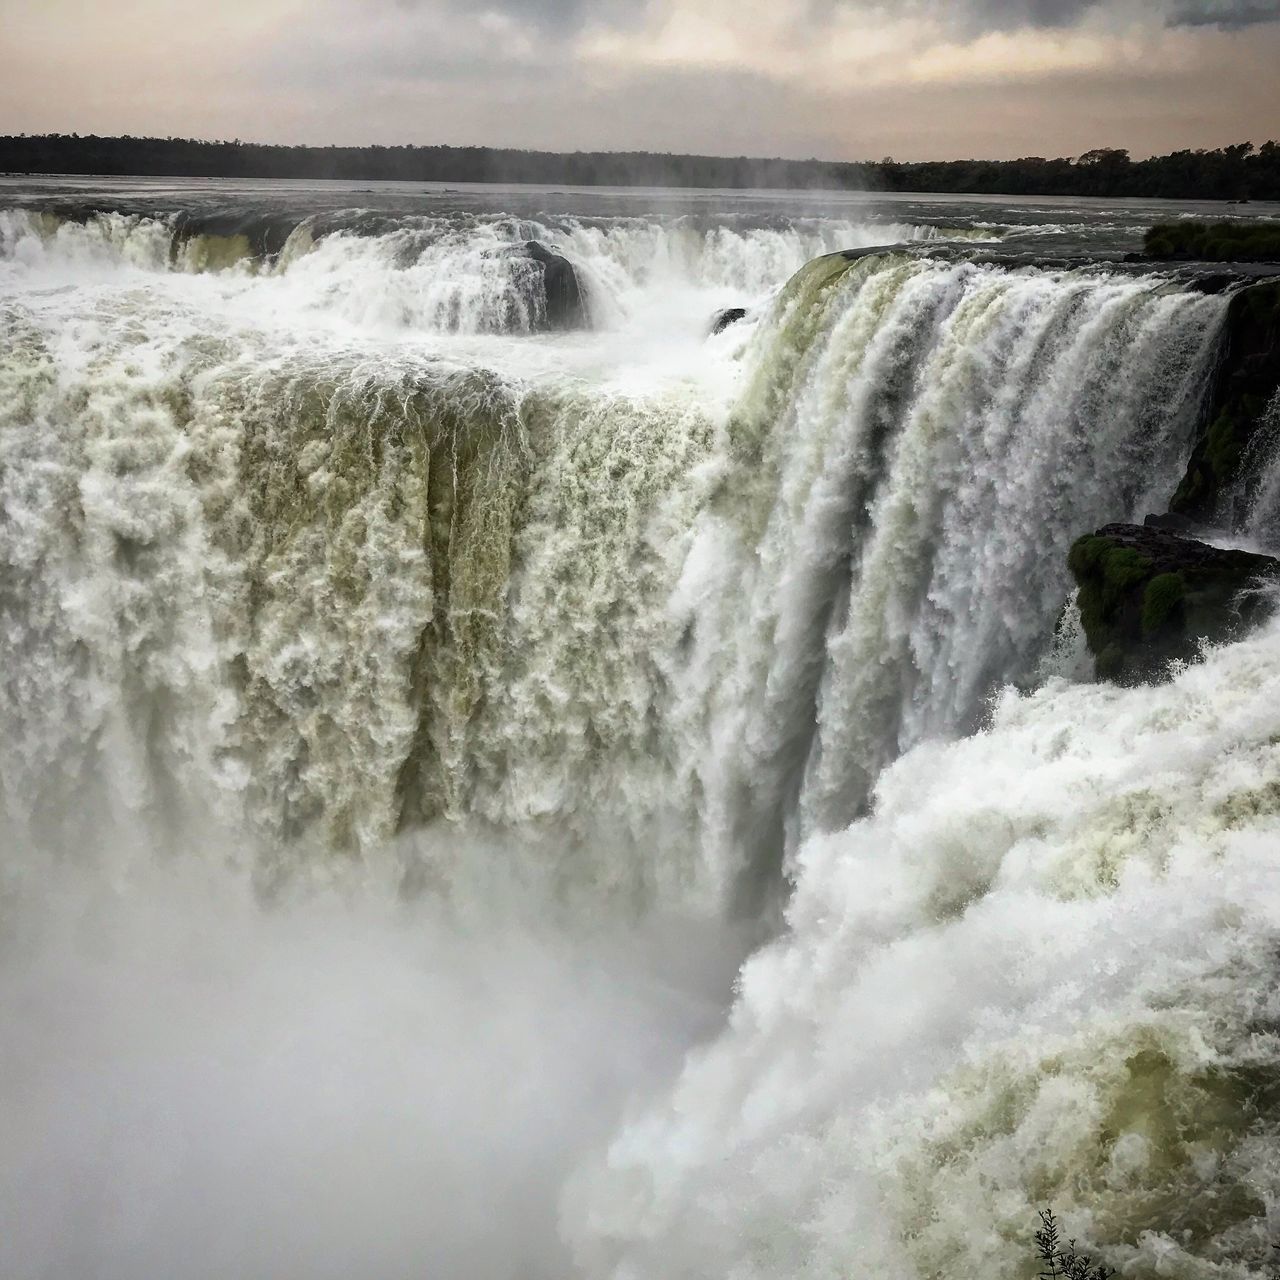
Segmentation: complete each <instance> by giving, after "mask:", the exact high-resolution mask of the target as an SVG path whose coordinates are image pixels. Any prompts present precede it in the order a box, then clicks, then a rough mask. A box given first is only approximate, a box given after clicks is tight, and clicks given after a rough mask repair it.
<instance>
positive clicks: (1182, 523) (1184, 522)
mask: <svg viewBox="0 0 1280 1280" xmlns="http://www.w3.org/2000/svg"><path fill="white" fill-rule="evenodd" d="M1142 523H1143V525H1144V526H1145V527H1146V528H1148V529H1165V530H1167V531H1168V532H1169V533H1187V534H1190V533H1193V532H1194V531H1195V530H1196V529H1198V528H1199V527H1200V526H1199V525H1198V524H1196V522H1195V521H1194V520H1189V519H1187V517H1186V516H1180V515H1177V514H1175V513H1174V512H1172V511H1166V512H1165V513H1164V514H1163V515H1149V516H1144V517H1143V520H1142Z"/></svg>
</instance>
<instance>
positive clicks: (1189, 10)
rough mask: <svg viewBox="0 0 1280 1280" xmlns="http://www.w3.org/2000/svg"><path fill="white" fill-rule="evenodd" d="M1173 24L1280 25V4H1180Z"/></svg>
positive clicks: (1241, 0) (1277, 0)
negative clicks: (1270, 23)
mask: <svg viewBox="0 0 1280 1280" xmlns="http://www.w3.org/2000/svg"><path fill="white" fill-rule="evenodd" d="M1169 20H1170V23H1171V24H1172V25H1174V26H1180V27H1225V28H1227V29H1235V28H1239V27H1253V26H1257V25H1258V24H1260V23H1263V22H1280V0H1262V3H1249V2H1248V0H1197V3H1191V4H1181V5H1179V6H1178V7H1177V8H1176V9H1175V10H1174V11H1173V13H1172V14H1171V15H1170V19H1169Z"/></svg>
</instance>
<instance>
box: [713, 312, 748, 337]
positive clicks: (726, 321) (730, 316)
mask: <svg viewBox="0 0 1280 1280" xmlns="http://www.w3.org/2000/svg"><path fill="white" fill-rule="evenodd" d="M746 314H747V309H746V307H724V308H722V309H721V310H719V311H717V312H716V313H715V315H714V316H712V317H711V332H712V333H713V334H716V333H723V332H724V330H725V329H727V328H728V327H729V326H730V325H731V324H737V323H738V321H739V320H741V319H742V318H743V317H744V316H745V315H746Z"/></svg>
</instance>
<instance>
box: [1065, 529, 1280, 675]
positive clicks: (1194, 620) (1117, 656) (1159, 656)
mask: <svg viewBox="0 0 1280 1280" xmlns="http://www.w3.org/2000/svg"><path fill="white" fill-rule="evenodd" d="M1068 564H1069V565H1070V568H1071V572H1072V573H1073V574H1074V575H1075V579H1076V584H1077V586H1078V587H1079V596H1078V601H1079V606H1080V616H1081V620H1082V621H1083V623H1084V632H1085V637H1086V639H1087V640H1088V642H1089V648H1090V650H1091V652H1092V653H1093V655H1094V663H1095V667H1096V670H1097V673H1098V675H1099V677H1101V678H1104V679H1109V680H1117V681H1120V682H1121V683H1126V684H1131V683H1136V682H1139V681H1142V680H1151V679H1157V678H1159V677H1160V675H1161V674H1162V673H1163V671H1164V669H1165V667H1166V665H1167V664H1168V663H1169V662H1170V661H1171V660H1173V659H1190V658H1194V657H1195V656H1196V653H1197V649H1198V645H1199V642H1200V641H1202V640H1208V641H1222V640H1229V639H1232V638H1233V637H1235V636H1238V635H1239V634H1240V633H1241V632H1243V631H1244V630H1246V629H1247V628H1248V627H1249V626H1250V625H1252V624H1253V623H1255V622H1257V621H1259V620H1260V619H1261V618H1262V617H1263V616H1264V615H1265V614H1266V613H1268V612H1269V611H1270V609H1271V601H1270V596H1269V593H1265V592H1262V591H1260V590H1258V589H1257V588H1259V587H1261V586H1262V585H1264V584H1265V583H1267V582H1269V581H1275V580H1280V560H1276V559H1274V558H1272V557H1271V556H1264V555H1255V554H1254V553H1252V552H1249V551H1237V550H1231V549H1226V548H1222V547H1213V546H1210V545H1209V544H1208V543H1204V542H1197V541H1195V540H1194V539H1192V538H1187V537H1183V536H1181V535H1180V534H1179V533H1176V532H1174V531H1172V530H1170V529H1168V528H1159V527H1152V526H1150V525H1132V524H1109V525H1105V526H1104V527H1103V528H1101V529H1099V530H1098V531H1097V532H1096V533H1092V534H1088V535H1086V536H1085V537H1083V538H1080V539H1079V540H1078V541H1077V542H1076V544H1075V545H1074V546H1073V547H1072V548H1071V553H1070V556H1069V557H1068Z"/></svg>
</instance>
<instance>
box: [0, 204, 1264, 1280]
mask: <svg viewBox="0 0 1280 1280" xmlns="http://www.w3.org/2000/svg"><path fill="white" fill-rule="evenodd" d="M961 230H964V229H963V228H962V229H961ZM940 234H941V233H940V231H939V228H938V227H936V226H933V225H932V224H928V223H923V222H921V223H917V224H909V223H902V224H893V223H890V222H888V221H885V220H879V221H877V220H874V219H871V220H868V221H866V222H861V223H859V222H854V221H843V220H837V219H828V220H826V221H825V222H824V221H823V220H817V219H815V220H813V223H812V225H809V224H807V223H805V222H804V221H803V220H798V219H797V220H793V221H791V222H789V223H787V224H786V225H783V224H781V223H778V224H773V223H769V224H767V225H766V223H765V220H763V219H756V220H755V223H754V224H753V223H751V222H750V221H749V220H740V221H737V222H733V221H729V222H726V223H725V224H723V225H718V226H717V225H713V224H710V223H705V224H704V222H702V221H699V220H696V219H684V220H681V219H678V218H665V219H660V218H630V217H626V218H624V217H616V218H604V217H601V218H597V219H586V218H577V219H571V218H567V217H565V218H559V219H553V218H550V217H549V216H548V218H547V220H545V221H537V220H531V219H520V218H514V217H505V218H499V217H496V216H495V217H488V216H480V215H461V214H456V215H455V214H449V215H441V216H438V217H437V216H436V215H426V214H424V215H422V216H421V217H418V216H416V215H415V216H412V217H410V216H405V217H399V216H397V217H396V218H388V217H382V216H375V215H372V214H363V213H362V214H359V215H356V214H351V215H347V214H343V215H342V216H340V217H338V216H334V215H323V216H321V215H315V216H313V217H310V218H306V219H301V220H299V219H286V218H283V217H279V216H276V215H273V216H272V217H271V218H270V219H267V220H260V221H258V222H254V221H252V220H249V221H246V220H245V218H244V217H242V216H241V215H240V214H239V213H237V214H236V215H235V217H230V216H225V217H224V216H222V215H221V214H220V215H219V217H218V218H217V219H211V218H210V219H205V220H204V221H203V222H202V221H201V220H200V219H199V218H196V217H185V216H184V217H179V216H177V215H168V214H163V213H158V214H151V215H144V214H139V213H131V212H115V213H106V212H94V213H93V214H92V216H77V217H70V216H63V215H55V214H53V213H49V212H45V213H32V212H30V211H25V210H10V211H5V212H4V213H3V214H0V671H3V673H4V677H3V679H0V725H2V726H3V733H0V843H2V844H3V847H4V849H5V852H6V858H5V860H4V862H3V864H2V865H0V1023H2V1024H3V1025H5V1026H6V1027H12V1028H16V1029H17V1030H18V1032H19V1033H20V1034H16V1035H15V1036H14V1037H13V1045H14V1048H13V1050H12V1051H11V1052H10V1053H8V1054H7V1055H5V1056H3V1057H0V1111H3V1112H5V1113H6V1114H7V1115H11V1116H13V1117H15V1121H14V1123H13V1124H12V1126H11V1128H10V1129H9V1130H8V1137H7V1141H6V1146H7V1148H8V1149H9V1150H11V1151H12V1152H14V1153H15V1155H14V1157H13V1158H12V1159H11V1160H6V1161H3V1162H0V1271H3V1272H4V1273H5V1274H6V1275H9V1274H12V1275H14V1276H16V1277H21V1278H22V1280H25V1278H26V1277H28V1276H30V1277H35V1276H37V1275H42V1274H54V1273H56V1274H63V1273H66V1274H73V1273H74V1274H88V1273H92V1274H94V1275H100V1276H103V1277H110V1280H116V1278H117V1277H119V1278H120V1280H126V1277H128V1278H132V1277H136V1276H138V1275H152V1274H156V1275H158V1274H169V1273H173V1272H174V1271H180V1272H182V1273H183V1274H184V1275H186V1276H190V1277H193V1278H195V1280H201V1278H203V1277H205V1276H207V1277H209V1278H210V1280H213V1277H216V1276H224V1275H226V1274H228V1273H230V1272H234V1271H236V1270H246V1269H247V1270H249V1271H252V1272H253V1274H261V1275H264V1276H270V1275H280V1274H286V1273H287V1274H295V1273H305V1274H307V1275H311V1276H323V1277H327V1276H333V1277H335V1280H337V1277H339V1276H344V1275H349V1274H350V1273H351V1272H352V1271H354V1270H364V1271H367V1272H369V1273H370V1274H375V1275H378V1276H379V1277H382V1276H386V1277H396V1278H398V1277H400V1276H402V1275H403V1276H406V1277H408V1276H410V1275H418V1274H421V1273H422V1272H423V1270H424V1268H425V1270H427V1271H429V1272H431V1273H432V1274H441V1275H458V1276H467V1277H471V1276H484V1277H493V1278H494V1280H507V1278H508V1277H510V1280H516V1277H525V1278H526V1280H527V1278H528V1277H530V1276H535V1277H546V1280H551V1278H552V1277H562V1276H564V1275H566V1274H570V1273H572V1272H573V1271H574V1269H575V1268H576V1271H577V1273H579V1274H582V1275H584V1276H587V1277H591V1278H592V1280H605V1278H606V1277H607V1278H610V1280H645V1278H647V1277H655V1278H656V1277H659V1276H661V1277H663V1280H676V1278H678V1277H681V1276H687V1277H694V1276H702V1275H708V1274H714V1275H733V1276H737V1277H742V1278H743V1280H747V1278H749V1277H759V1278H760V1280H765V1278H766V1277H767V1278H769V1280H780V1278H781V1277H783V1276H794V1275H800V1274H804V1275H813V1276H824V1277H825V1276H831V1277H835V1276H843V1275H860V1276H866V1277H869V1278H871V1280H899V1278H900V1277H908V1276H919V1277H929V1276H936V1275H944V1274H945V1275H957V1276H960V1275H964V1276H970V1275H972V1276H978V1275H985V1274H992V1275H995V1274H1013V1273H1015V1272H1016V1271H1017V1269H1018V1268H1019V1267H1024V1266H1025V1259H1026V1256H1027V1243H1028V1240H1029V1234H1030V1228H1031V1227H1032V1226H1034V1223H1035V1210H1036V1209H1037V1208H1038V1207H1041V1206H1043V1205H1044V1204H1045V1203H1047V1202H1050V1201H1052V1202H1053V1203H1054V1204H1055V1205H1056V1206H1057V1207H1058V1208H1059V1209H1060V1211H1062V1212H1063V1214H1064V1215H1065V1216H1066V1219H1067V1223H1068V1226H1069V1228H1070V1229H1071V1230H1072V1231H1073V1232H1074V1233H1075V1234H1078V1235H1079V1236H1080V1237H1081V1239H1082V1240H1086V1241H1088V1242H1089V1243H1090V1244H1091V1245H1094V1246H1097V1247H1102V1248H1105V1249H1106V1250H1107V1251H1108V1252H1107V1256H1108V1258H1109V1259H1111V1260H1112V1261H1113V1262H1116V1263H1117V1264H1118V1263H1120V1262H1123V1263H1124V1264H1125V1266H1126V1267H1127V1268H1128V1270H1127V1271H1126V1274H1132V1275H1134V1276H1137V1277H1142V1280H1147V1278H1148V1277H1151V1278H1153V1277H1155V1276H1156V1275H1170V1276H1176V1277H1184V1278H1185V1280H1192V1278H1193V1277H1203V1276H1206V1275H1209V1274H1211V1273H1212V1274H1214V1275H1218V1276H1222V1277H1232V1278H1233V1280H1245V1277H1246V1276H1250V1275H1254V1274H1256V1273H1257V1272H1256V1267H1257V1266H1258V1265H1260V1262H1259V1260H1260V1259H1261V1258H1262V1257H1263V1256H1264V1254H1265V1244H1266V1239H1265V1236H1266V1213H1267V1208H1268V1206H1269V1205H1271V1204H1274V1203H1280V1182H1278V1181H1277V1179H1278V1178H1280V1165H1277V1163H1276V1160H1275V1156H1274V1151H1275V1150H1276V1144H1275V1138H1276V1136H1277V1135H1276V1129H1275V1124H1276V1117H1275V1100H1274V1093H1275V1090H1274V1084H1273V1083H1272V1080H1271V1078H1272V1076H1273V1075H1274V1071H1275V1066H1276V1063H1275V1054H1276V1045H1275V1025H1276V1019H1277V1016H1278V1011H1277V1010H1276V1009H1275V1008H1273V1007H1272V1006H1273V1004H1274V1000H1273V998H1272V995H1271V992H1272V991H1273V989H1274V986H1275V983H1274V960H1273V954H1274V940H1275V936H1276V927H1275V921H1276V919H1277V911H1278V910H1280V898H1278V897H1277V893H1278V892H1280V889H1278V887H1277V885H1276V883H1275V878H1274V876H1273V875H1272V872H1271V868H1270V861H1273V859H1271V858H1270V854H1269V850H1270V849H1272V848H1274V841H1275V837H1276V812H1277V807H1276V803H1275V795H1274V791H1275V784H1274V781H1272V778H1273V777H1274V773H1275V767H1276V759H1275V750H1276V748H1275V745H1274V744H1275V742H1276V741H1277V740H1278V739H1280V725H1277V724H1275V723H1273V722H1274V721H1275V719H1276V716H1275V713H1274V711H1273V708H1274V707H1276V706H1277V705H1280V701H1278V699H1277V694H1278V693H1280V690H1277V689H1275V688H1273V687H1272V686H1273V684H1274V683H1275V681H1276V679H1277V676H1276V672H1277V671H1280V663H1278V662H1277V659H1280V630H1277V629H1276V628H1275V627H1272V628H1269V629H1267V630H1265V631H1263V632H1261V633H1259V634H1258V635H1256V636H1254V637H1252V638H1250V639H1248V640H1246V641H1243V642H1241V643H1239V644H1236V645H1233V646H1231V647H1229V648H1224V649H1222V650H1220V651H1216V652H1213V653H1210V654H1209V655H1208V656H1207V658H1206V660H1205V661H1204V662H1203V663H1202V664H1199V665H1196V666H1193V667H1189V668H1187V669H1186V670H1183V671H1182V672H1181V673H1179V674H1178V676H1177V678H1176V679H1175V680H1174V681H1173V682H1172V683H1170V684H1168V685H1165V686H1161V687H1159V688H1146V689H1130V690H1117V689H1112V688H1107V687H1102V686H1097V685H1093V684H1082V683H1076V682H1074V681H1075V678H1076V676H1077V674H1078V673H1077V671H1076V668H1075V666H1074V664H1073V650H1072V643H1073V635H1074V633H1073V630H1072V613H1071V609H1070V607H1069V603H1068V601H1069V595H1070V590H1071V583H1070V579H1069V575H1068V573H1067V569H1066V553H1067V550H1068V548H1069V546H1070V545H1071V543H1072V541H1073V540H1074V539H1075V538H1076V537H1077V536H1078V535H1079V534H1080V533H1082V532H1085V531H1088V530H1090V529H1092V528H1093V527H1096V526H1097V525H1100V524H1102V523H1104V522H1106V521H1108V520H1115V519H1120V518H1130V519H1140V518H1141V517H1142V515H1144V514H1145V513H1146V512H1147V511H1150V510H1156V509H1161V508H1162V507H1163V505H1164V504H1165V503H1166V502H1167V499H1168V495H1169V494H1170V493H1171V492H1172V491H1173V489H1174V487H1175V486H1176V483H1177V480H1178V477H1179V475H1180V473H1181V470H1182V469H1183V467H1184V466H1185V463H1186V457H1187V453H1188V449H1189V447H1190V443H1191V441H1192V438H1193V436H1194V433H1195V431H1196V429H1197V427H1198V425H1199V422H1200V417H1201V413H1202V406H1203V402H1204V398H1205V394H1206V389H1207V387H1208V384H1209V380H1210V375H1211V372H1212V369H1213V366H1214V362H1215V357H1216V353H1217V348H1218V344H1219V340H1220V336H1221V327H1222V322H1223V316H1224V312H1225V307H1226V301H1225V299H1224V298H1223V297H1221V296H1205V295H1202V294H1200V293H1198V292H1194V291H1191V290H1189V289H1187V288H1185V287H1184V286H1183V285H1182V284H1180V283H1178V282H1177V281H1176V280H1174V279H1172V278H1170V277H1166V276H1162V275H1155V274H1148V275H1139V274H1130V273H1127V272H1125V271H1123V270H1120V269H1109V268H1105V267H1101V266H1098V265H1083V266H1079V267H1077V268H1074V269H1073V268H1068V267H1033V266H1011V265H1008V264H1007V263H1006V264H998V263H994V262H991V261H983V260H981V259H980V256H979V255H977V254H972V253H965V252H961V251H959V250H958V248H957V247H956V246H952V250H951V251H949V252H948V253H947V254H945V255H936V254H930V253H926V252H923V251H922V250H921V249H920V246H919V245H915V246H912V245H910V244H907V243H905V242H911V241H925V240H929V239H933V238H938V237H939V235H940ZM952 238H956V237H952ZM530 240H536V241H538V242H539V243H540V244H543V245H545V246H546V247H547V248H548V249H549V250H550V251H552V252H554V253H557V254H562V255H564V256H565V257H566V258H567V259H568V260H569V261H571V262H572V263H573V265H574V268H575V270H576V271H577V272H578V273H579V276H580V278H581V279H582V280H584V281H585V282H586V288H587V294H588V302H589V304H590V305H589V310H590V325H589V326H588V327H587V328H585V329H583V330H582V331H579V332H575V333H571V334H570V333H556V334H547V333H540V332H536V329H537V325H536V324H534V323H533V321H532V320H530V315H531V313H529V312H522V311H521V310H520V307H521V306H522V305H523V303H522V302H521V299H522V298H525V297H526V296H527V295H526V292H522V290H523V289H524V286H523V285H521V284H520V282H519V279H518V278H517V277H518V274H519V270H520V268H518V267H515V266H513V265H512V263H513V262H515V261H516V259H515V258H514V257H513V256H512V255H510V254H509V253H507V252H506V251H507V250H509V249H510V248H511V246H513V245H520V244H523V243H526V242H527V241H530ZM886 241H892V242H893V243H894V244H896V245H899V246H900V247H898V248H894V249H886V248H883V247H881V248H878V249H877V248H875V246H877V245H881V246H883V245H884V244H885V243H886ZM837 250H839V251H837ZM513 273H514V274H513ZM726 299H727V300H734V299H739V300H741V301H743V302H745V303H746V304H749V307H750V312H749V314H748V316H747V317H746V318H745V319H744V320H743V321H741V322H739V323H737V324H734V325H732V326H730V327H729V328H728V329H726V330H725V331H724V332H722V333H717V334H714V335H710V334H708V333H707V324H706V321H707V318H708V315H709V311H710V307H711V305H712V304H713V303H714V302H716V301H717V300H722V301H723V300H726ZM535 318H536V317H535ZM1265 490H1266V485H1265V484H1264V485H1262V486H1261V487H1260V490H1259V491H1260V492H1262V491H1265ZM1264 505H1265V504H1264V503H1261V500H1259V502H1257V503H1255V510H1257V511H1259V512H1261V510H1262V506H1264ZM1259 519H1262V516H1261V515H1260V516H1259ZM1259 536H1261V535H1259ZM762 943H763V945H760V944H762ZM753 948H755V949H754V950H753ZM749 952H750V953H751V954H750V955H749V957H748V953H749ZM744 957H747V958H746V960H745V964H743V963H742V962H743V960H744ZM740 964H741V965H742V967H741V970H740V972H739V971H738V967H739V965H740ZM735 972H737V974H738V976H737V978H736V981H735V979H734V976H733V975H734V974H735ZM726 1010H727V1014H726ZM27 1170H35V1173H34V1174H29V1173H27V1172H25V1171H27ZM117 1183H119V1184H120V1186H121V1188H122V1189H121V1190H120V1192H119V1193H118V1194H117V1193H116V1192H115V1191H113V1190H111V1188H112V1187H113V1186H115V1185H116V1184H117ZM48 1206H52V1207H48ZM495 1221H496V1222H499V1223H500V1226H499V1227H498V1228H496V1229H495V1228H494V1226H493V1223H494V1222H495ZM307 1222H310V1223H312V1224H313V1226H312V1227H309V1228H306V1227H304V1226H303V1225H300V1224H303V1223H307ZM283 1224H288V1226H287V1229H286V1227H285V1225H283ZM1250 1268H1254V1270H1250Z"/></svg>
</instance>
